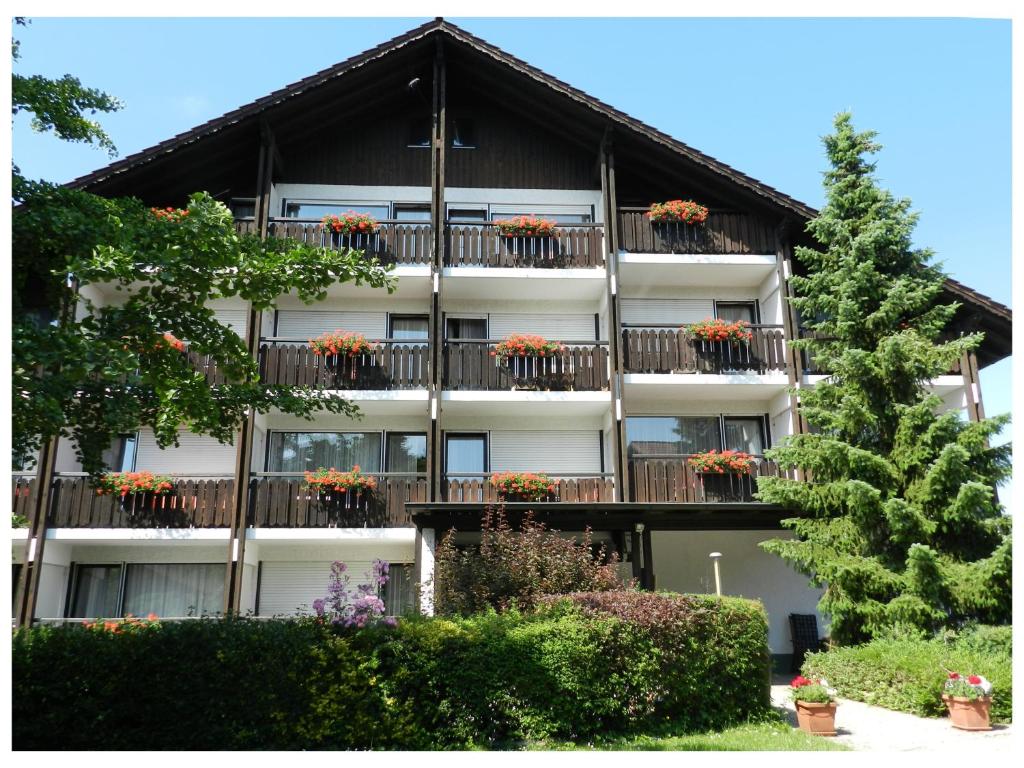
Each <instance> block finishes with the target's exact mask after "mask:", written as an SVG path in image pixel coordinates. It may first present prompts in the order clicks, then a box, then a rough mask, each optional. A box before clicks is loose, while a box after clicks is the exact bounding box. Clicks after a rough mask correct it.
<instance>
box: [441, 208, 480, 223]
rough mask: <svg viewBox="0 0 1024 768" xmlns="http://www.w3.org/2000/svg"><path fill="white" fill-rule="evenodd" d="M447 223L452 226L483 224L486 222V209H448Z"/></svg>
mask: <svg viewBox="0 0 1024 768" xmlns="http://www.w3.org/2000/svg"><path fill="white" fill-rule="evenodd" d="M448 221H449V222H451V223H452V224H483V223H484V222H485V221H487V209H486V208H456V207H450V208H449V209H448Z"/></svg>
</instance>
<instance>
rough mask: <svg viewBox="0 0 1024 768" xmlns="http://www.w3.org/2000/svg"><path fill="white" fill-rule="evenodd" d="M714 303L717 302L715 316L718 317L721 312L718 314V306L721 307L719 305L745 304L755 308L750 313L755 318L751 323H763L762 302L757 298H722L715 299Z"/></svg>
mask: <svg viewBox="0 0 1024 768" xmlns="http://www.w3.org/2000/svg"><path fill="white" fill-rule="evenodd" d="M714 303H715V318H716V319H717V318H718V317H719V314H718V307H719V305H724V306H730V305H731V306H740V305H743V306H748V307H751V308H752V310H753V311H752V312H751V313H750V315H751V317H753V318H754V320H753V322H752V323H751V325H760V324H761V306H760V302H759V301H758V300H757V299H721V300H719V299H714Z"/></svg>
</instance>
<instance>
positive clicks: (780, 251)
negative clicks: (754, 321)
mask: <svg viewBox="0 0 1024 768" xmlns="http://www.w3.org/2000/svg"><path fill="white" fill-rule="evenodd" d="M788 227H789V222H788V221H784V222H782V224H780V225H779V227H778V228H777V229H776V230H775V258H776V269H777V270H778V276H779V277H778V279H779V300H780V301H781V302H782V327H783V334H784V335H785V340H786V375H787V376H788V377H789V386H790V387H798V386H799V384H800V379H801V376H802V374H803V364H802V362H801V360H802V356H801V353H800V350H797V349H794V348H793V345H792V344H790V343H789V342H791V341H793V340H795V339H798V338H799V337H800V324H799V323H798V322H797V316H796V311H795V310H794V308H793V305H792V304H791V303H790V301H789V299H790V296H791V295H792V294H791V292H790V286H789V276H790V275H791V274H793V262H792V258H791V250H792V249H791V247H790V244H789V238H788V234H787V233H788ZM789 415H790V419H791V422H792V429H793V434H794V435H799V434H803V433H805V432H807V422H806V420H805V419H804V418H803V416H801V415H800V409H799V398H798V397H797V395H795V394H793V393H792V392H791V393H790V395H789Z"/></svg>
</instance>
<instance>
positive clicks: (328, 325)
mask: <svg viewBox="0 0 1024 768" xmlns="http://www.w3.org/2000/svg"><path fill="white" fill-rule="evenodd" d="M331 331H351V332H353V333H361V334H363V335H364V336H366V337H367V338H368V339H383V338H385V337H386V336H387V333H388V315H387V312H326V311H307V310H302V309H282V310H279V311H278V313H277V335H278V336H280V337H282V338H289V339H293V338H294V339H310V338H312V337H314V336H319V335H320V334H321V333H329V332H331Z"/></svg>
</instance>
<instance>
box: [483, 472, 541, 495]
mask: <svg viewBox="0 0 1024 768" xmlns="http://www.w3.org/2000/svg"><path fill="white" fill-rule="evenodd" d="M491 485H493V486H494V487H495V488H497V489H498V492H499V493H500V494H501V495H502V496H509V495H518V496H522V497H523V498H525V499H526V500H527V501H541V500H543V499H544V498H545V497H546V496H547V495H548V494H549V493H554V492H555V484H554V483H553V482H552V481H551V478H550V477H548V476H547V475H545V474H542V473H534V472H495V473H494V474H493V475H491Z"/></svg>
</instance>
